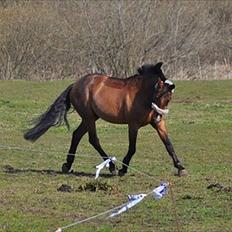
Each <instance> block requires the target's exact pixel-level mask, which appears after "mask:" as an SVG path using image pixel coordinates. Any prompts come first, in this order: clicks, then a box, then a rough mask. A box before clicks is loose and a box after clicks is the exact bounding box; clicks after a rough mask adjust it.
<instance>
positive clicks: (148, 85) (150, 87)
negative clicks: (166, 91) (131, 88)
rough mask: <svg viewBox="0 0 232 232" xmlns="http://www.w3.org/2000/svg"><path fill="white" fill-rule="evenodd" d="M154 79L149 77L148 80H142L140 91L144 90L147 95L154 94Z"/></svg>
mask: <svg viewBox="0 0 232 232" xmlns="http://www.w3.org/2000/svg"><path fill="white" fill-rule="evenodd" d="M155 84H156V81H155V80H152V79H151V78H149V79H148V80H144V81H143V83H142V91H145V92H146V93H147V95H152V96H153V94H154V89H155Z"/></svg>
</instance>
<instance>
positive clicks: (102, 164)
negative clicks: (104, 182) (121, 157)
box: [95, 157, 116, 179]
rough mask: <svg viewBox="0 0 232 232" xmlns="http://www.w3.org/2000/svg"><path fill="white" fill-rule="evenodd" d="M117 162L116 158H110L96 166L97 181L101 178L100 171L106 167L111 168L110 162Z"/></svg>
mask: <svg viewBox="0 0 232 232" xmlns="http://www.w3.org/2000/svg"><path fill="white" fill-rule="evenodd" d="M114 161H116V158H115V157H112V158H111V157H110V158H108V159H107V160H105V161H104V162H102V163H100V164H99V165H97V166H96V169H97V170H96V175H95V179H97V178H98V177H99V174H100V171H101V170H102V169H103V168H104V167H107V168H108V167H109V166H110V162H114Z"/></svg>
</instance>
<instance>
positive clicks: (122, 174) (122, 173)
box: [118, 168, 127, 176]
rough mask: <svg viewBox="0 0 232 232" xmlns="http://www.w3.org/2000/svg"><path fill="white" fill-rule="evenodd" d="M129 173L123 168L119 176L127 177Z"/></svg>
mask: <svg viewBox="0 0 232 232" xmlns="http://www.w3.org/2000/svg"><path fill="white" fill-rule="evenodd" d="M126 173H127V171H125V170H124V169H123V168H122V169H120V170H119V171H118V175H119V176H125V175H126Z"/></svg>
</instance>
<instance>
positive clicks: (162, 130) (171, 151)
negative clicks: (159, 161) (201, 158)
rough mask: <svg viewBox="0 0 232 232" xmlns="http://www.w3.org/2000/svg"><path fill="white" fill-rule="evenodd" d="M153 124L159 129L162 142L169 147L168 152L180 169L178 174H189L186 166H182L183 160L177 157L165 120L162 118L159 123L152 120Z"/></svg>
mask: <svg viewBox="0 0 232 232" xmlns="http://www.w3.org/2000/svg"><path fill="white" fill-rule="evenodd" d="M151 125H152V127H153V128H155V129H156V130H157V132H158V134H159V136H160V138H161V140H162V142H163V143H164V145H165V147H166V149H167V152H168V154H169V155H170V156H171V158H172V160H173V164H174V166H175V167H176V168H177V169H178V175H179V176H183V175H187V171H186V170H185V168H184V167H183V166H182V164H181V162H180V161H179V159H178V158H177V155H176V153H175V151H174V148H173V145H172V143H171V141H170V139H169V137H168V133H167V128H166V125H165V121H164V120H163V119H162V120H161V121H160V122H158V123H155V122H152V123H151Z"/></svg>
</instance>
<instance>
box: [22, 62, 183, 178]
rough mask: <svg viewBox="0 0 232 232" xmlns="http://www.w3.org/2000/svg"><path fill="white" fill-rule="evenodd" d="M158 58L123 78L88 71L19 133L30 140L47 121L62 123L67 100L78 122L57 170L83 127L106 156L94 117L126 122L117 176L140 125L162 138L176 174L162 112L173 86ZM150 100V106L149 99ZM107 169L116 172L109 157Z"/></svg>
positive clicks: (47, 125)
mask: <svg viewBox="0 0 232 232" xmlns="http://www.w3.org/2000/svg"><path fill="white" fill-rule="evenodd" d="M161 66H162V63H161V62H160V63H157V64H156V65H143V66H142V67H140V68H139V69H138V74H136V75H134V76H131V77H129V78H126V79H119V78H112V77H108V76H106V75H103V74H89V75H86V76H84V77H82V78H80V79H79V80H77V81H76V82H75V83H74V84H72V85H70V86H69V87H68V88H67V89H66V90H65V91H64V92H63V93H62V94H61V95H60V96H59V97H58V98H57V99H56V101H55V102H54V103H53V104H52V105H51V106H50V107H49V108H48V110H47V111H46V112H45V113H44V114H42V115H41V116H40V117H39V118H38V120H37V123H36V125H35V126H34V127H33V128H31V129H29V130H28V131H27V132H26V133H25V134H24V138H25V139H27V140H31V141H35V140H36V139H38V138H39V137H40V136H41V135H42V134H44V133H45V132H46V131H47V130H48V129H49V128H50V127H51V126H55V125H60V124H61V123H62V122H65V123H66V125H67V126H68V121H67V118H66V114H67V111H68V110H69V109H70V107H71V105H72V106H73V107H74V108H75V110H76V111H77V113H78V114H79V115H80V117H81V118H82V121H81V123H80V125H79V127H78V128H77V129H76V130H75V131H74V132H73V135H72V142H71V146H70V149H69V153H68V155H67V160H66V163H64V164H63V166H62V171H63V172H64V173H68V172H69V171H70V169H71V166H72V163H73V161H74V158H75V153H76V150H77V146H78V144H79V142H80V140H81V138H82V137H83V135H84V134H86V133H87V132H88V135H89V142H90V144H91V145H93V147H94V148H95V149H96V150H97V151H98V153H99V154H100V155H101V156H102V158H103V159H104V160H106V159H108V155H107V154H106V153H105V151H104V150H103V149H102V147H101V145H100V143H99V140H98V137H97V132H96V124H95V123H96V120H98V119H99V118H101V119H103V120H105V121H108V122H111V123H117V124H128V128H129V149H128V152H127V155H126V156H125V157H124V159H123V165H122V168H121V169H120V170H119V175H120V176H122V175H125V174H126V173H127V168H128V166H129V163H130V160H131V158H132V156H133V155H134V153H135V151H136V138H137V133H138V130H139V128H140V127H142V126H145V125H147V124H150V125H151V126H152V127H153V128H155V129H156V130H157V132H158V134H159V136H160V138H161V140H162V141H163V143H164V145H165V147H166V149H167V151H168V153H169V155H170V156H171V158H172V160H173V163H174V166H175V167H176V168H177V169H178V174H179V175H185V174H187V172H186V170H185V168H184V167H183V166H182V165H181V163H180V161H179V160H178V158H177V156H176V154H175V151H174V149H173V146H172V143H171V142H170V140H169V138H168V134H167V130H166V126H165V121H164V119H163V117H162V115H163V114H165V112H166V109H165V108H166V107H167V105H168V103H169V101H170V100H171V96H172V91H173V90H174V88H175V85H174V84H172V82H170V81H167V80H166V78H165V76H164V74H163V72H162V70H161ZM152 102H153V108H154V109H152V107H151V104H152ZM109 169H110V171H111V173H112V174H115V173H116V168H115V165H114V163H113V162H111V163H110V168H109Z"/></svg>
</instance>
